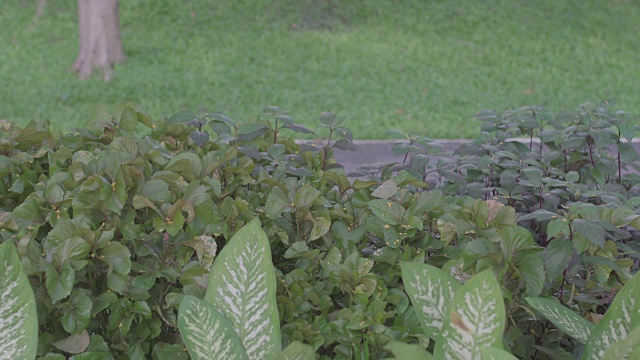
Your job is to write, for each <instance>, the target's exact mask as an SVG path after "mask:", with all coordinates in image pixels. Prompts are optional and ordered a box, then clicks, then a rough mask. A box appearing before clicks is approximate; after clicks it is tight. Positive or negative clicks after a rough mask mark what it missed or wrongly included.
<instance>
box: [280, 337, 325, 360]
mask: <svg viewBox="0 0 640 360" xmlns="http://www.w3.org/2000/svg"><path fill="white" fill-rule="evenodd" d="M315 359H316V353H315V351H313V348H312V347H311V346H309V345H307V344H303V343H301V342H300V341H293V342H292V343H291V344H289V346H287V347H286V349H284V350H282V351H281V352H280V353H279V354H278V355H277V356H276V360H315Z"/></svg>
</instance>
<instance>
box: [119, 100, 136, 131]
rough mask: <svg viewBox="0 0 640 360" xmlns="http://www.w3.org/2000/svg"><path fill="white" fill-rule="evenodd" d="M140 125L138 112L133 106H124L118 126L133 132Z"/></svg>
mask: <svg viewBox="0 0 640 360" xmlns="http://www.w3.org/2000/svg"><path fill="white" fill-rule="evenodd" d="M137 126H138V114H137V113H136V111H135V110H134V109H133V108H132V107H131V106H124V107H123V108H122V113H121V114H120V119H119V122H118V128H119V129H122V130H124V131H127V132H133V131H135V130H136V127H137Z"/></svg>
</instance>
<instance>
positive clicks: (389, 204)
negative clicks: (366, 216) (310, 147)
mask: <svg viewBox="0 0 640 360" xmlns="http://www.w3.org/2000/svg"><path fill="white" fill-rule="evenodd" d="M369 208H371V211H372V212H373V214H374V215H375V216H377V217H378V218H380V220H382V221H383V222H384V223H385V224H388V225H397V224H400V223H402V217H403V215H404V212H405V209H404V208H403V207H402V206H400V204H398V203H397V202H395V201H391V200H385V199H377V200H372V201H369Z"/></svg>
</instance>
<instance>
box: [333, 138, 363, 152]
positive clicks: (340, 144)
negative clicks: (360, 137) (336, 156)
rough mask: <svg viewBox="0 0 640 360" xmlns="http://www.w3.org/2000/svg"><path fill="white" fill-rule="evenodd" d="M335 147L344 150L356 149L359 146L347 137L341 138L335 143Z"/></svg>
mask: <svg viewBox="0 0 640 360" xmlns="http://www.w3.org/2000/svg"><path fill="white" fill-rule="evenodd" d="M333 147H335V148H337V149H340V150H342V151H356V150H358V149H359V148H358V146H357V145H356V144H354V143H353V142H351V141H349V140H347V139H340V140H338V141H336V142H335V143H334V144H333Z"/></svg>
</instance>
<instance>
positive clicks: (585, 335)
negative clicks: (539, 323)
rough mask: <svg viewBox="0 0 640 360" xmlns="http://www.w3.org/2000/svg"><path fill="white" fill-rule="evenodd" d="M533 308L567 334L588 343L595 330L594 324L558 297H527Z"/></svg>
mask: <svg viewBox="0 0 640 360" xmlns="http://www.w3.org/2000/svg"><path fill="white" fill-rule="evenodd" d="M525 300H527V302H528V303H529V305H531V307H532V308H534V309H536V310H537V311H538V312H540V313H541V314H542V315H543V316H544V317H546V318H547V319H548V320H549V321H551V322H552V323H553V324H554V325H555V326H557V327H558V329H560V330H562V331H563V332H565V333H566V334H567V335H569V336H571V337H572V338H574V339H576V340H578V341H579V342H580V343H582V344H586V343H587V341H588V339H589V335H590V334H591V333H592V332H593V324H592V323H590V322H588V321H587V320H585V319H584V318H583V317H582V316H580V315H578V314H576V313H575V312H574V311H572V310H571V309H568V308H566V307H565V306H564V305H562V304H560V302H559V301H558V300H557V299H555V298H554V299H545V298H533V297H528V298H525Z"/></svg>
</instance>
